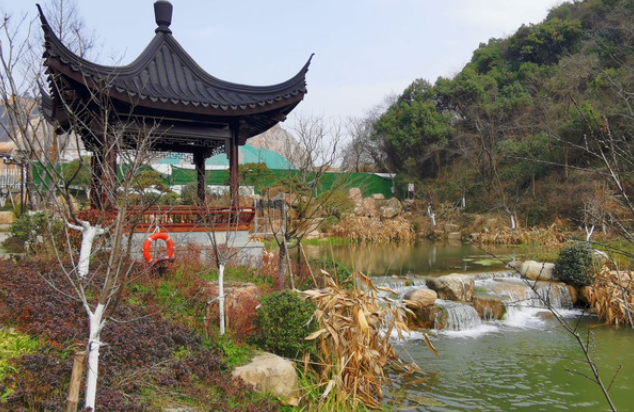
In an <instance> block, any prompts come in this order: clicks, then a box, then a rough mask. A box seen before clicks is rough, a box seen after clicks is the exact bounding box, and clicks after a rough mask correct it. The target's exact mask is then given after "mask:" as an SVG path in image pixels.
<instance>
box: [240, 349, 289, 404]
mask: <svg viewBox="0 0 634 412" xmlns="http://www.w3.org/2000/svg"><path fill="white" fill-rule="evenodd" d="M233 376H234V377H235V378H241V379H242V380H243V381H245V382H246V383H247V384H249V385H251V386H253V389H254V390H255V391H257V392H260V393H272V394H274V395H275V396H279V397H281V398H283V399H284V400H285V403H286V404H288V405H292V406H297V404H298V403H299V383H298V379H297V372H295V364H294V363H293V362H291V361H288V360H286V359H284V358H282V357H279V356H277V355H274V354H272V353H266V352H265V353H261V354H258V355H256V356H255V357H254V358H253V360H252V361H251V362H250V363H249V364H247V365H244V366H240V367H238V368H236V369H235V370H234V371H233Z"/></svg>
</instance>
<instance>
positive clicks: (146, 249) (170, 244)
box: [143, 232, 174, 263]
mask: <svg viewBox="0 0 634 412" xmlns="http://www.w3.org/2000/svg"><path fill="white" fill-rule="evenodd" d="M156 239H161V240H163V241H165V243H166V244H167V253H166V254H165V257H164V259H171V258H172V256H174V241H173V240H172V239H171V238H170V237H169V235H168V234H167V233H162V232H156V233H152V234H151V235H150V236H149V237H148V238H147V239H146V240H145V243H144V244H143V258H144V259H145V261H146V262H148V263H152V262H153V261H154V258H153V257H152V253H150V248H151V247H152V243H153V242H154V241H155V240H156Z"/></svg>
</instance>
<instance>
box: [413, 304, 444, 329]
mask: <svg viewBox="0 0 634 412" xmlns="http://www.w3.org/2000/svg"><path fill="white" fill-rule="evenodd" d="M440 311H441V309H440V307H439V306H436V305H430V306H421V307H418V308H416V309H412V312H414V315H413V316H412V315H411V314H409V313H408V315H407V320H408V324H409V326H410V327H412V328H421V329H432V328H433V327H434V325H435V324H436V316H437V315H438V313H439V312H440Z"/></svg>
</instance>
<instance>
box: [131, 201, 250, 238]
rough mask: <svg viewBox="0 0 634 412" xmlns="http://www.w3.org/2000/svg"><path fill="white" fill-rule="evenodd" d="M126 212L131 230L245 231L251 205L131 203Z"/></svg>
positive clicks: (247, 226) (248, 221) (247, 228)
mask: <svg viewBox="0 0 634 412" xmlns="http://www.w3.org/2000/svg"><path fill="white" fill-rule="evenodd" d="M128 214H129V221H130V222H132V224H133V226H134V231H135V232H150V231H152V230H154V229H155V228H156V227H157V226H158V227H159V228H160V230H161V231H162V232H209V231H226V230H249V227H250V225H251V222H252V221H253V218H254V217H255V208H254V207H239V208H231V207H208V206H151V207H141V206H131V207H129V208H128Z"/></svg>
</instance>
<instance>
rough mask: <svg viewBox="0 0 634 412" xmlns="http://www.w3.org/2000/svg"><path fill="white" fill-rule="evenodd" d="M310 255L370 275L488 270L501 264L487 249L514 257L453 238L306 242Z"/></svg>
mask: <svg viewBox="0 0 634 412" xmlns="http://www.w3.org/2000/svg"><path fill="white" fill-rule="evenodd" d="M305 251H306V254H307V256H308V257H311V258H325V257H329V258H334V259H336V260H338V261H340V262H342V263H343V264H345V265H346V266H348V267H349V268H351V269H354V270H360V271H362V272H364V273H366V274H369V275H371V276H405V275H408V274H409V275H414V276H416V275H442V274H447V273H456V272H458V273H462V272H465V273H468V272H488V271H496V270H501V269H503V268H504V265H503V264H502V263H500V262H498V261H495V259H493V258H492V256H490V255H489V254H488V253H487V252H490V253H492V254H494V255H496V256H498V257H501V258H502V259H503V260H505V261H509V260H513V256H514V250H513V249H512V248H509V247H487V249H486V251H487V252H485V251H484V250H481V249H478V248H477V247H475V246H473V245H471V244H469V243H462V242H459V241H456V242H429V241H421V242H417V243H414V244H394V243H389V244H365V245H359V244H355V245H345V246H306V247H305Z"/></svg>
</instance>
